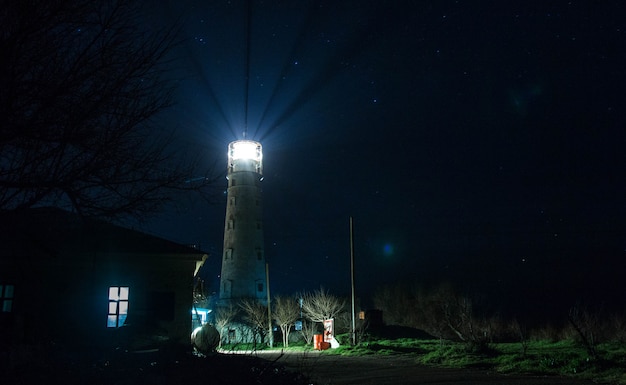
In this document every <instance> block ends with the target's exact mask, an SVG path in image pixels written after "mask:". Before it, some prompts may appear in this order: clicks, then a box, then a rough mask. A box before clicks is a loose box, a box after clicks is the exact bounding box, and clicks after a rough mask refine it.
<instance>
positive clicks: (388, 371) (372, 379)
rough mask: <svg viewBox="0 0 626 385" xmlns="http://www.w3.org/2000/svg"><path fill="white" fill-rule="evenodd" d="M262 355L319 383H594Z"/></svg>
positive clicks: (391, 359)
mask: <svg viewBox="0 0 626 385" xmlns="http://www.w3.org/2000/svg"><path fill="white" fill-rule="evenodd" d="M256 354H257V355H258V356H259V357H261V358H264V359H266V360H270V361H275V362H276V363H279V364H282V365H284V366H285V367H287V368H288V369H292V370H297V371H299V372H301V373H303V374H304V375H306V376H308V377H309V378H311V379H312V380H313V381H316V384H317V385H357V384H358V385H367V384H372V385H373V384H375V385H387V384H392V385H409V384H410V385H413V384H437V385H449V384H454V385H477V384H508V385H547V384H550V385H552V384H557V385H558V384H562V385H565V384H569V385H571V384H578V385H587V384H593V382H591V381H577V380H573V379H571V378H565V377H552V376H550V377H545V376H542V377H539V376H520V375H502V374H498V373H493V372H489V371H484V370H476V369H441V368H431V367H426V366H421V365H417V364H415V360H414V359H413V358H412V357H409V356H403V355H392V356H361V357H353V356H337V355H329V354H323V353H320V352H316V351H313V352H307V353H295V352H289V353H285V354H282V353H280V352H258V353H256Z"/></svg>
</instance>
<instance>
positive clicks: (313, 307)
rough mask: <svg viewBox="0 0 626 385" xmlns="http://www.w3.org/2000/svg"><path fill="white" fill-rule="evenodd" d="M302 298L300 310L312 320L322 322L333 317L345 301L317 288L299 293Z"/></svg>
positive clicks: (341, 308)
mask: <svg viewBox="0 0 626 385" xmlns="http://www.w3.org/2000/svg"><path fill="white" fill-rule="evenodd" d="M299 297H300V298H302V311H303V312H304V314H305V316H306V317H307V318H308V319H310V320H311V321H313V322H324V320H327V319H331V318H334V317H335V316H336V315H337V314H339V312H341V311H342V310H343V308H344V306H345V301H344V300H342V299H341V298H339V297H336V296H334V295H332V294H330V293H329V292H328V291H327V290H324V289H319V290H315V291H313V292H306V293H303V294H301V295H299Z"/></svg>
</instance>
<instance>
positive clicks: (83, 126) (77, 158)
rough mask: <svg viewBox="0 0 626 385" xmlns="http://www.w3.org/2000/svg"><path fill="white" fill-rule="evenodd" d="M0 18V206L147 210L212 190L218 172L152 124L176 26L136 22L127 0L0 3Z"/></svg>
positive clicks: (121, 212)
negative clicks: (200, 169) (177, 196)
mask: <svg viewBox="0 0 626 385" xmlns="http://www.w3.org/2000/svg"><path fill="white" fill-rule="evenodd" d="M0 24H1V25H2V32H1V33H0V89H1V90H2V92H0V115H2V120H1V121H0V209H4V210H19V209H24V208H29V207H34V206H38V205H54V206H58V207H65V208H70V209H72V210H75V211H77V212H79V213H81V214H83V215H97V216H101V217H109V218H120V217H124V216H128V215H131V216H135V217H142V216H145V215H146V214H149V213H151V212H153V211H155V210H157V209H158V208H160V207H162V205H163V204H164V203H166V202H167V201H168V200H169V199H171V194H172V193H173V192H174V191H182V190H196V191H204V192H207V193H208V190H209V189H208V187H209V186H213V185H214V183H213V181H214V180H215V177H209V173H202V174H198V173H197V172H196V171H195V170H196V169H197V162H196V161H194V160H192V159H191V158H187V157H183V156H182V155H181V153H183V151H180V150H179V149H174V148H172V147H170V145H169V144H170V142H171V141H172V132H170V130H165V129H162V128H160V127H158V126H157V124H156V119H155V118H156V117H157V116H158V114H159V113H161V112H163V111H164V110H165V109H166V108H168V107H169V106H170V105H171V104H172V92H173V87H172V86H171V84H173V83H172V82H170V81H168V80H167V79H166V74H167V72H166V67H165V64H166V61H167V55H168V52H170V50H171V48H172V47H173V46H174V45H175V33H174V31H173V30H160V31H156V32H148V29H147V28H146V29H145V30H142V28H141V26H145V22H143V21H142V20H141V18H140V13H139V12H138V6H136V5H135V4H134V2H133V1H132V0H111V1H108V0H106V1H105V0H99V1H98V0H96V1H94V0H67V1H47V0H28V1H8V2H7V1H5V2H2V10H1V11H0ZM187 152H189V151H187Z"/></svg>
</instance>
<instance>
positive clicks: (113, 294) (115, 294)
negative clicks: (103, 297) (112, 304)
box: [109, 286, 120, 301]
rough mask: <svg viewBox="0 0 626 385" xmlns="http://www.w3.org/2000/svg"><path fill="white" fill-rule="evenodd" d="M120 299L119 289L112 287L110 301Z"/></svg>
mask: <svg viewBox="0 0 626 385" xmlns="http://www.w3.org/2000/svg"><path fill="white" fill-rule="evenodd" d="M119 298H120V296H119V287H117V286H111V287H110V288H109V300H112V301H116V300H118V299H119Z"/></svg>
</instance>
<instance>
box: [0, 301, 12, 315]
mask: <svg viewBox="0 0 626 385" xmlns="http://www.w3.org/2000/svg"><path fill="white" fill-rule="evenodd" d="M12 307H13V301H12V300H10V299H5V300H4V301H2V311H3V312H4V313H10V312H11V308H12Z"/></svg>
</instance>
